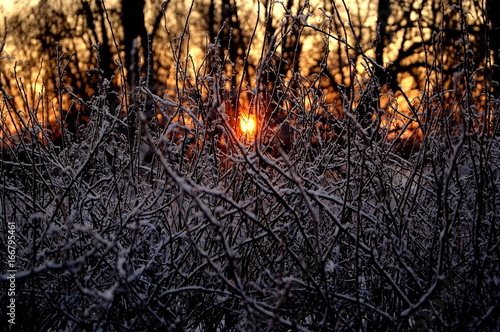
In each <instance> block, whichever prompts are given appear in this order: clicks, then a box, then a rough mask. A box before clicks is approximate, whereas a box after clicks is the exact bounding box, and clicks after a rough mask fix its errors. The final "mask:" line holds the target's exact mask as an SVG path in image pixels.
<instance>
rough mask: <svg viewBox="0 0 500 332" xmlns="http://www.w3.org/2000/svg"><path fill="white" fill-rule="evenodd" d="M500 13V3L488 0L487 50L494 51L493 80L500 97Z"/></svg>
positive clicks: (496, 92)
mask: <svg viewBox="0 0 500 332" xmlns="http://www.w3.org/2000/svg"><path fill="white" fill-rule="evenodd" d="M499 12H500V1H498V0H487V1H486V15H487V18H488V21H489V22H490V29H489V30H488V39H489V45H486V49H487V50H491V51H493V59H494V60H493V61H494V64H496V67H494V68H493V71H492V75H491V80H492V81H494V82H495V83H494V84H493V92H494V93H495V94H496V95H497V97H498V96H499V95H500V68H499V67H498V66H499V65H500V38H498V36H499V34H500V17H499V16H498V13H499Z"/></svg>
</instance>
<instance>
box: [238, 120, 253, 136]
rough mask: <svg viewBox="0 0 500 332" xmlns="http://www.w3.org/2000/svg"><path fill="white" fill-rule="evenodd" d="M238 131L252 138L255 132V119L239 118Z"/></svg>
mask: <svg viewBox="0 0 500 332" xmlns="http://www.w3.org/2000/svg"><path fill="white" fill-rule="evenodd" d="M240 129H241V132H242V133H243V134H244V135H247V136H253V135H254V134H255V130H256V129H257V121H256V120H255V117H254V116H252V115H250V116H244V117H241V118H240Z"/></svg>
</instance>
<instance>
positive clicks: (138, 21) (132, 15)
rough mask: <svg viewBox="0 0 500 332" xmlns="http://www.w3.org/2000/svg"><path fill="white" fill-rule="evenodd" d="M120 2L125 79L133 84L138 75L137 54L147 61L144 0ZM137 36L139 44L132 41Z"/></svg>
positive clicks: (124, 0) (123, 0) (122, 0)
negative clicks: (126, 72) (126, 71)
mask: <svg viewBox="0 0 500 332" xmlns="http://www.w3.org/2000/svg"><path fill="white" fill-rule="evenodd" d="M121 4H122V25H123V44H124V46H125V66H126V68H127V70H128V74H127V80H128V82H129V83H130V84H134V83H136V81H137V80H138V76H139V75H140V68H139V59H140V58H139V55H140V56H142V58H143V59H144V60H145V61H147V56H146V54H147V49H148V34H147V31H146V27H145V24H144V4H145V0H121ZM137 37H140V42H141V44H139V43H134V40H136V39H137Z"/></svg>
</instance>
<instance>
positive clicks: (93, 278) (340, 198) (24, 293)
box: [0, 28, 500, 331]
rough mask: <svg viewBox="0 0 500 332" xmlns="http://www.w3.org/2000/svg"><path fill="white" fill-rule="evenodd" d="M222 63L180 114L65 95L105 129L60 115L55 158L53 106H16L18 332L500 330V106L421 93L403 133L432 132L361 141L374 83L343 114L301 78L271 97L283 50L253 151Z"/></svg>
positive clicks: (384, 114)
mask: <svg viewBox="0 0 500 332" xmlns="http://www.w3.org/2000/svg"><path fill="white" fill-rule="evenodd" d="M316 29H317V28H316ZM184 38H188V37H186V36H185V37H184ZM276 38H280V35H277V36H276ZM210 47H212V48H217V47H220V45H217V44H212V45H210V46H209V48H208V49H207V61H205V62H203V64H202V65H201V67H199V68H190V67H189V65H188V63H189V62H183V61H180V60H178V61H179V62H178V63H177V67H176V70H178V78H179V80H180V81H179V86H181V87H182V89H181V90H179V91H176V92H175V93H174V94H173V95H170V96H167V95H165V96H159V95H156V94H155V93H153V92H152V90H151V89H150V87H149V86H148V84H147V83H148V82H146V81H142V82H140V83H139V84H137V85H136V86H134V87H132V90H131V91H130V92H128V93H127V92H124V91H121V92H120V93H118V95H114V93H113V92H112V91H111V90H112V85H111V82H109V81H106V80H103V83H102V84H101V86H100V91H99V92H98V93H97V94H96V95H95V96H94V97H93V98H92V99H90V100H82V99H80V98H79V97H77V96H76V95H72V94H71V90H70V88H69V87H67V88H65V89H64V94H65V96H66V97H68V98H69V99H71V102H72V103H73V105H78V106H77V107H79V108H81V109H84V110H85V111H86V114H87V115H88V118H85V119H84V118H81V119H80V120H79V122H78V121H77V125H76V129H75V130H73V131H71V130H69V129H68V128H69V125H70V124H69V123H66V122H65V119H64V117H62V116H59V117H57V118H58V121H59V124H60V130H61V134H60V135H61V139H60V140H59V143H58V144H55V143H53V142H54V141H53V137H51V136H52V135H53V134H52V132H51V131H49V130H47V123H45V122H43V121H41V120H40V117H39V114H41V113H44V112H45V113H48V112H53V109H51V106H49V105H47V104H46V103H43V102H40V103H38V104H37V106H36V107H35V108H33V107H28V104H25V108H24V109H23V110H22V111H18V110H17V109H16V108H14V106H13V103H12V102H11V99H10V98H9V95H8V91H5V90H4V89H2V93H3V102H2V104H1V105H0V107H1V111H2V117H3V118H4V124H5V123H7V122H6V121H7V120H6V117H13V118H14V119H16V120H17V121H16V123H17V126H16V127H15V128H14V129H13V130H12V129H10V131H9V129H7V127H6V126H3V127H2V131H3V132H2V134H3V135H2V143H3V144H2V145H3V150H2V161H1V170H2V173H1V177H2V180H1V184H0V188H1V190H0V202H1V204H0V208H1V213H0V218H1V223H0V229H1V232H0V234H1V236H0V241H1V242H0V243H1V246H2V250H1V253H2V254H1V255H2V261H6V260H7V259H6V255H7V242H8V241H7V235H8V224H9V223H11V222H14V223H15V227H16V228H15V229H16V232H15V237H16V248H17V252H16V269H17V274H16V292H17V298H16V305H17V307H16V308H17V309H16V310H17V311H16V312H17V317H18V320H17V321H16V326H15V327H16V328H19V330H28V329H34V330H37V331H49V330H57V331H94V330H95V331H155V330H172V331H177V330H178V331H216V330H220V331H319V330H322V331H375V330H378V331H427V330H432V331H464V330H468V331H495V330H498V329H499V328H500V326H499V317H498V306H499V299H500V291H499V290H500V287H499V286H500V285H499V281H500V271H499V270H500V264H499V262H498V260H499V238H500V236H499V235H500V234H499V227H498V216H499V215H500V214H499V211H498V204H500V194H499V190H500V175H499V163H500V145H499V142H498V140H499V138H498V115H497V112H498V104H497V100H496V99H494V98H493V97H492V96H491V95H485V96H483V97H482V98H479V97H476V96H474V95H473V92H472V89H469V90H467V91H466V95H465V97H464V98H463V99H459V98H458V96H459V95H461V93H462V92H461V91H459V89H458V88H457V89H456V90H455V91H451V93H452V95H453V96H454V98H451V99H449V103H450V104H449V105H448V106H449V108H448V110H453V112H454V113H453V114H450V113H446V112H445V111H444V110H441V111H439V110H437V107H439V102H438V101H439V100H441V98H442V97H443V96H442V95H440V93H441V92H439V91H437V92H436V91H431V90H429V91H424V92H422V95H421V98H420V101H419V106H418V109H415V112H414V113H412V114H410V115H404V116H405V117H406V118H403V120H402V121H403V123H404V124H405V126H406V127H409V126H410V125H413V124H415V123H418V124H419V126H420V127H419V130H418V131H415V132H413V133H414V135H419V136H418V139H412V137H411V136H410V138H408V136H406V135H407V134H408V132H410V133H411V131H408V132H405V131H404V130H401V131H400V132H399V133H398V134H394V133H391V132H390V130H389V129H388V128H390V126H389V125H387V124H388V123H390V122H391V121H401V117H398V115H397V114H396V113H395V112H392V113H391V111H390V110H391V107H387V108H386V109H385V110H377V112H375V113H378V114H379V116H378V117H377V116H376V115H374V116H373V118H372V120H371V121H370V123H369V126H366V125H365V123H363V121H362V119H361V115H360V114H359V107H358V106H356V105H357V104H358V102H359V100H360V96H361V95H362V94H363V91H364V90H363V89H368V88H370V86H369V84H366V82H368V81H365V80H370V79H372V78H375V79H376V77H368V78H364V79H361V78H359V86H360V89H361V90H360V91H357V92H356V93H353V94H350V95H346V96H343V98H344V99H342V100H340V102H339V104H340V105H341V108H342V109H341V111H340V112H339V110H338V107H336V106H334V105H330V104H328V103H326V101H325V96H324V95H323V93H322V90H321V89H319V88H318V84H317V82H315V81H313V80H311V79H310V78H306V77H304V76H302V75H301V74H300V72H293V73H291V75H290V76H289V77H278V79H277V80H276V81H275V82H274V86H273V91H271V92H269V91H268V90H267V89H266V86H265V83H263V82H265V80H264V79H263V77H264V76H266V75H267V76H268V77H270V76H271V74H273V73H275V74H276V73H277V68H276V67H275V65H276V63H275V62H273V61H272V57H274V56H277V54H278V51H277V47H275V46H273V45H268V48H267V49H266V52H267V53H266V52H263V54H264V59H263V61H261V63H260V64H259V66H258V68H257V70H256V72H255V75H254V77H253V79H254V82H255V87H253V88H249V89H248V91H247V92H246V94H247V96H248V103H247V104H248V105H247V107H248V111H247V112H251V113H252V114H254V115H256V116H257V118H258V119H259V121H258V128H257V134H256V136H255V137H254V136H252V135H250V136H249V135H246V136H245V135H244V134H243V133H241V131H240V130H239V129H238V121H237V119H235V118H234V117H235V116H242V112H243V107H244V106H243V105H239V106H238V107H240V110H239V113H238V112H237V111H235V109H237V106H236V105H235V104H234V100H233V99H232V96H231V93H230V92H228V91H226V90H227V89H226V88H225V87H226V82H227V80H229V79H230V76H231V75H234V74H232V73H229V74H228V73H226V72H225V71H224V68H223V66H222V65H221V63H222V59H218V58H216V56H215V55H214V54H216V53H215V52H212V51H211V50H210ZM173 52H176V50H175V48H174V49H173ZM265 54H267V55H265ZM266 56H267V57H268V58H265V57H266ZM325 56H327V54H326V53H325ZM366 61H367V64H370V63H371V62H370V61H371V60H370V59H369V58H367V57H366ZM248 74H249V75H250V74H251V73H248ZM461 74H462V75H464V76H468V79H470V82H469V84H471V86H474V87H479V88H480V86H481V84H482V83H481V82H478V81H477V78H476V76H475V75H474V73H473V72H472V71H467V70H464V71H462V72H461ZM275 76H276V75H275ZM320 76H321V73H318V79H319V77H320ZM187 81H189V82H191V83H190V84H186V82H187ZM379 87H380V86H379ZM20 89H21V90H20V92H21V94H22V86H20ZM447 93H448V92H447ZM276 96H277V97H276ZM392 97H393V96H392ZM388 98H389V99H390V100H395V98H393V99H391V95H390V94H389V96H388ZM390 103H392V104H390V105H389V106H392V107H393V109H397V105H396V104H395V103H396V102H395V101H392V102H390ZM481 112H482V113H481ZM375 113H374V114H375ZM454 116H457V117H458V120H456V121H452V117H454ZM376 118H377V119H376ZM381 119H383V121H385V122H384V123H385V125H384V124H380V123H379V124H378V125H377V121H379V122H380V121H382V120H381ZM419 132H421V134H418V133H419ZM6 270H7V266H6V265H5V264H4V265H2V271H3V274H2V276H1V278H2V284H3V285H7V279H6V278H7V272H6ZM0 296H1V303H2V304H1V305H2V308H5V307H6V305H7V301H8V297H7V294H6V293H2V294H1V295H0ZM2 312H3V310H2ZM2 315H3V316H5V315H4V314H2ZM4 318H5V317H2V320H3V319H4ZM3 326H4V328H6V327H5V326H6V325H3Z"/></svg>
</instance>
